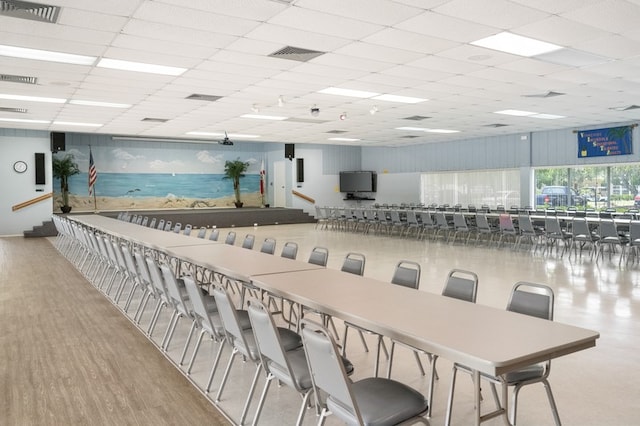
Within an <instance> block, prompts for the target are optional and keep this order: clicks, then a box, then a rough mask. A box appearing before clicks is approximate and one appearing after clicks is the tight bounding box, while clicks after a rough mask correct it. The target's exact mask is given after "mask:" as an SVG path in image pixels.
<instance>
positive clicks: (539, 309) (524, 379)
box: [445, 281, 561, 426]
mask: <svg viewBox="0 0 640 426" xmlns="http://www.w3.org/2000/svg"><path fill="white" fill-rule="evenodd" d="M553 306H554V294H553V290H552V289H551V288H550V287H549V286H546V285H544V284H536V283H529V282H524V281H521V282H518V283H516V284H515V285H514V286H513V289H512V290H511V296H510V298H509V302H508V303H507V311H511V312H516V313H519V314H524V315H530V316H533V317H536V318H540V319H544V320H549V321H553ZM523 333H526V330H523ZM457 371H465V372H467V373H471V371H470V369H469V368H467V367H465V366H462V365H460V364H454V366H453V375H452V377H451V388H450V389H449V401H448V403H447V413H446V418H445V424H446V425H447V426H448V425H449V424H450V423H451V411H452V406H453V394H454V391H455V383H456V373H457ZM550 372H551V361H546V362H544V363H541V364H534V365H530V366H528V367H524V368H522V369H520V370H517V371H513V372H511V373H507V374H504V375H502V376H499V377H493V376H488V375H485V374H482V375H481V376H480V377H481V379H486V380H489V381H490V384H491V391H492V393H493V397H494V400H495V401H496V405H497V409H498V410H501V409H502V406H501V404H500V399H499V398H498V393H497V391H496V388H495V385H496V384H500V385H502V386H513V391H512V393H511V404H510V405H511V412H510V413H507V415H508V416H509V421H510V424H512V425H515V424H516V414H517V410H518V394H519V392H520V390H521V389H522V388H523V387H524V386H527V385H531V384H534V383H542V384H543V385H544V388H545V390H546V392H547V398H548V399H549V405H550V406H551V411H552V413H553V419H554V421H555V424H556V425H557V426H560V424H561V423H560V416H559V415H558V408H557V406H556V403H555V400H554V398H553V393H552V391H551V385H550V384H549V381H548V378H549V373H550ZM485 415H487V414H485ZM489 415H490V414H489Z"/></svg>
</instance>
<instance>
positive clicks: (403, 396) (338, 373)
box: [301, 320, 428, 425]
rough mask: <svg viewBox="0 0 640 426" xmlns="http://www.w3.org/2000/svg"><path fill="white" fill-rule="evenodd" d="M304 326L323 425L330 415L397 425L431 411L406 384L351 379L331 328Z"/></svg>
mask: <svg viewBox="0 0 640 426" xmlns="http://www.w3.org/2000/svg"><path fill="white" fill-rule="evenodd" d="M301 326H302V339H303V341H304V351H305V353H306V357H307V362H308V364H309V370H310V372H311V378H312V384H313V388H314V393H315V395H316V404H317V405H318V407H321V408H322V412H321V413H320V419H319V421H318V424H319V425H321V424H323V422H324V420H325V418H326V417H327V416H329V415H330V414H334V415H335V416H336V417H338V418H339V419H340V420H341V421H343V422H345V423H347V424H359V425H395V424H398V423H401V422H404V421H406V420H409V419H413V418H416V417H418V416H420V415H421V414H422V413H424V412H425V411H426V410H427V408H428V404H427V401H426V399H425V398H424V396H423V395H422V394H421V393H419V392H418V391H416V390H414V389H412V388H411V387H409V386H407V385H405V384H403V383H400V382H397V381H395V380H391V379H387V378H381V377H369V378H365V379H361V380H357V381H352V380H350V379H349V378H348V377H347V371H346V369H345V366H344V364H343V363H342V362H341V358H340V355H339V351H338V347H337V346H336V343H335V341H334V339H333V338H332V337H331V335H330V334H329V332H328V331H327V329H326V328H324V327H322V326H320V325H319V324H316V323H313V322H311V321H308V320H303V321H302V322H301Z"/></svg>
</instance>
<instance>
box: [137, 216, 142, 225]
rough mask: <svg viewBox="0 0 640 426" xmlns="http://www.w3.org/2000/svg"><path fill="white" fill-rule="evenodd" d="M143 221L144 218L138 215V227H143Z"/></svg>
mask: <svg viewBox="0 0 640 426" xmlns="http://www.w3.org/2000/svg"><path fill="white" fill-rule="evenodd" d="M142 220H143V216H142V215H138V218H137V219H136V225H142Z"/></svg>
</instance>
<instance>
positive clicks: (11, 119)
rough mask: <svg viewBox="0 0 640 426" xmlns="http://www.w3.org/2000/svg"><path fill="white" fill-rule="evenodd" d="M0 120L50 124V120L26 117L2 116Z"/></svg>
mask: <svg viewBox="0 0 640 426" xmlns="http://www.w3.org/2000/svg"><path fill="white" fill-rule="evenodd" d="M0 121H8V122H11V123H28V124H49V121H48V120H27V119H24V118H0Z"/></svg>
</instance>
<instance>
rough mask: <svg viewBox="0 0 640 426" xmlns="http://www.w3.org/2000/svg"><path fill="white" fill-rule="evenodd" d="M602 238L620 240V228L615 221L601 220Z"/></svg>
mask: <svg viewBox="0 0 640 426" xmlns="http://www.w3.org/2000/svg"><path fill="white" fill-rule="evenodd" d="M600 238H601V239H604V238H613V239H619V238H620V236H619V235H618V227H617V226H616V223H615V222H614V221H613V219H601V220H600Z"/></svg>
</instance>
